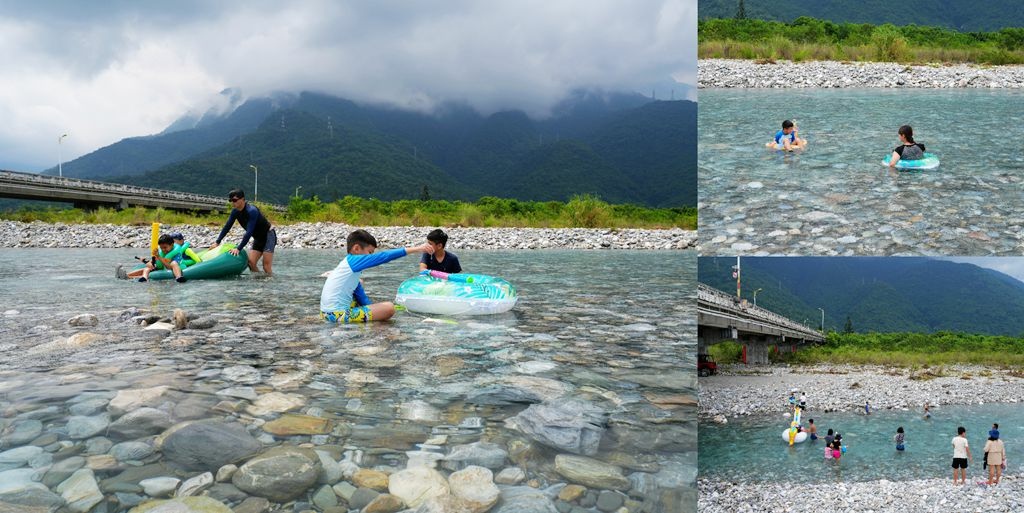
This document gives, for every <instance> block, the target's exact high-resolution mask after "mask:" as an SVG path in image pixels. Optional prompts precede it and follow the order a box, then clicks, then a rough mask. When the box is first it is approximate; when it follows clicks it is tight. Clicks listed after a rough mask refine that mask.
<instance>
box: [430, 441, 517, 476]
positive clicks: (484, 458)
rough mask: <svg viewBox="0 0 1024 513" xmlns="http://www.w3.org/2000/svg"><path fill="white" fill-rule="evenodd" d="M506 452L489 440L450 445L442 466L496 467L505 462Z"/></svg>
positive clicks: (450, 468) (449, 467)
mask: <svg viewBox="0 0 1024 513" xmlns="http://www.w3.org/2000/svg"><path fill="white" fill-rule="evenodd" d="M506 458H508V452H506V451H505V449H503V448H502V447H501V446H500V445H498V444H493V443H490V442H474V443H471V444H466V445H456V446H454V447H452V452H451V453H450V454H448V455H447V456H445V458H444V468H446V469H448V470H461V469H464V468H466V467H468V466H471V465H475V466H478V467H486V468H489V469H498V468H501V467H502V466H503V465H504V464H505V459H506Z"/></svg>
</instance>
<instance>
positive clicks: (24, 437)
mask: <svg viewBox="0 0 1024 513" xmlns="http://www.w3.org/2000/svg"><path fill="white" fill-rule="evenodd" d="M41 434H43V423H42V422H41V421H39V420H36V419H28V420H19V421H15V422H14V423H13V424H11V425H10V426H9V427H8V428H7V429H5V430H4V432H3V435H2V436H0V438H2V439H3V441H4V442H7V445H8V446H12V445H24V444H27V443H29V442H31V441H32V440H35V439H36V438H37V437H38V436H39V435H41Z"/></svg>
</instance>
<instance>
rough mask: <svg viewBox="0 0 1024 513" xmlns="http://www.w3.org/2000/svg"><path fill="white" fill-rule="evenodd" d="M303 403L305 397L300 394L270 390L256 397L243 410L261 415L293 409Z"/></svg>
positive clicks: (304, 402) (257, 415)
mask: <svg viewBox="0 0 1024 513" xmlns="http://www.w3.org/2000/svg"><path fill="white" fill-rule="evenodd" d="M305 404H306V399H305V398H304V397H302V396H301V395H297V394H285V393H282V392H270V393H269V394H263V395H261V396H259V397H258V398H256V400H255V401H253V403H252V404H251V405H249V406H247V407H246V408H245V411H247V412H248V413H249V414H250V415H254V416H256V417H262V416H264V415H269V414H271V413H284V412H286V411H289V410H294V409H295V408H298V407H300V406H303V405H305Z"/></svg>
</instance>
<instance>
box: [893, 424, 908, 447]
mask: <svg viewBox="0 0 1024 513" xmlns="http://www.w3.org/2000/svg"><path fill="white" fill-rule="evenodd" d="M892 439H893V441H895V442H896V450H897V451H902V450H903V449H905V448H906V446H905V445H903V441H904V440H905V439H906V434H905V433H904V432H903V426H900V427H898V428H896V436H894V437H892Z"/></svg>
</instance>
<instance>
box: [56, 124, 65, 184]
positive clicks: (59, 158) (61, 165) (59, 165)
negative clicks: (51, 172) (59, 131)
mask: <svg viewBox="0 0 1024 513" xmlns="http://www.w3.org/2000/svg"><path fill="white" fill-rule="evenodd" d="M67 136H68V134H64V135H61V136H60V137H58V138H57V174H58V175H60V176H61V177H63V176H64V157H63V156H62V155H61V151H60V147H61V144H60V143H61V141H63V140H64V138H65V137H67Z"/></svg>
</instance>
